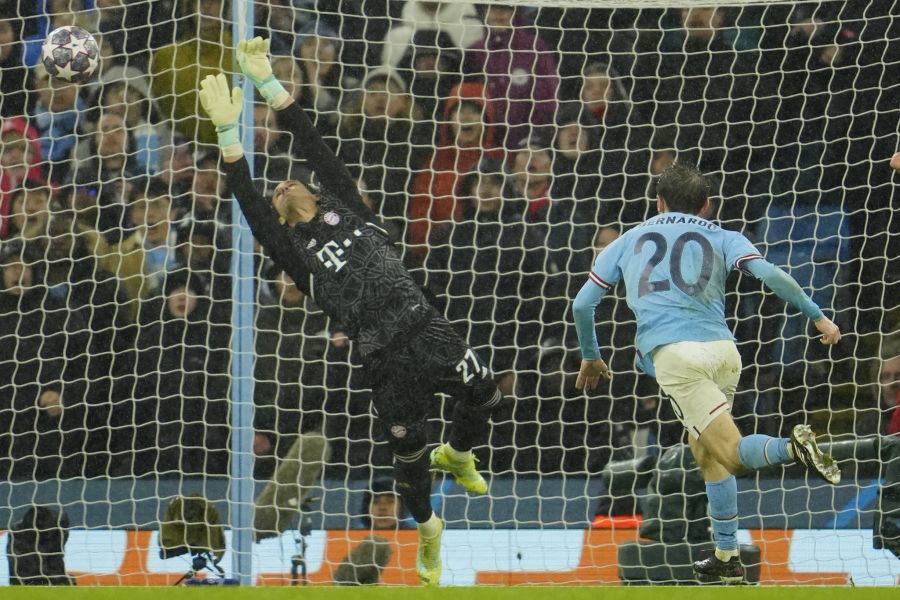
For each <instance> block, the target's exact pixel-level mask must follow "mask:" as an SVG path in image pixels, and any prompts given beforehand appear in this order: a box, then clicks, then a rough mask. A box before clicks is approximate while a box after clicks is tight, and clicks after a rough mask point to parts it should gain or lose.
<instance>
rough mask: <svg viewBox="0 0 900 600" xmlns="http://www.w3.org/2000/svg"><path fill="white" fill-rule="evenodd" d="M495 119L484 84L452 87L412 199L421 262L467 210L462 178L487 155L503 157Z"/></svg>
mask: <svg viewBox="0 0 900 600" xmlns="http://www.w3.org/2000/svg"><path fill="white" fill-rule="evenodd" d="M495 122H496V120H495V115H494V109H493V105H492V104H489V103H487V102H486V100H485V97H484V86H482V85H481V84H477V83H462V84H460V85H458V86H457V87H455V88H454V89H453V90H451V92H450V98H449V100H448V101H447V106H446V108H445V109H444V122H443V123H442V124H441V126H440V130H439V132H438V144H437V148H436V150H435V152H434V155H432V157H431V158H430V159H429V160H427V161H426V163H425V165H424V168H423V170H422V171H421V172H420V173H419V175H418V176H417V177H416V180H415V182H414V184H413V197H412V199H411V200H410V203H409V211H408V212H409V228H408V241H409V244H410V254H411V255H412V257H413V258H414V259H415V260H416V261H417V262H419V263H421V262H422V261H423V260H424V257H425V255H426V254H427V253H428V252H429V251H430V250H429V249H432V248H435V247H436V246H440V245H446V243H447V239H448V236H449V235H450V232H451V230H452V222H453V221H454V220H456V219H459V218H460V216H461V213H462V206H461V204H460V203H459V202H458V201H457V200H458V191H459V184H460V181H461V180H462V179H463V178H464V177H465V176H466V175H467V174H469V173H472V172H474V171H476V170H477V167H478V163H479V162H480V161H481V159H482V158H484V157H490V158H495V159H499V160H502V158H503V151H502V150H500V149H499V148H497V147H496V146H495V141H494V123H495Z"/></svg>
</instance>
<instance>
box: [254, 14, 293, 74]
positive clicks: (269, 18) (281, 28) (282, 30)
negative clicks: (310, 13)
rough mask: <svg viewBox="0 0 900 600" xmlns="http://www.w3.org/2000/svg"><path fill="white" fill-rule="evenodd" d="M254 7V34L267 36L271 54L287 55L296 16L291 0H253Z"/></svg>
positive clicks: (291, 48) (291, 46) (290, 49)
mask: <svg viewBox="0 0 900 600" xmlns="http://www.w3.org/2000/svg"><path fill="white" fill-rule="evenodd" d="M254 8H255V11H256V16H255V21H254V22H255V24H256V35H259V36H262V37H265V38H269V49H270V50H271V52H272V54H274V55H279V54H280V55H288V56H289V55H290V54H291V53H292V51H293V48H294V27H295V20H296V17H297V15H296V13H297V9H296V8H295V7H294V6H293V2H292V0H264V1H261V2H255V3H254ZM281 81H283V80H281Z"/></svg>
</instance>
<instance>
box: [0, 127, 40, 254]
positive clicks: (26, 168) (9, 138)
mask: <svg viewBox="0 0 900 600" xmlns="http://www.w3.org/2000/svg"><path fill="white" fill-rule="evenodd" d="M26 181H31V182H34V183H41V184H43V183H46V181H47V180H46V178H45V177H44V174H43V170H42V169H41V145H40V142H38V139H37V132H36V131H35V130H34V128H33V127H31V126H30V125H28V122H27V121H26V120H25V118H24V117H13V118H11V119H5V120H4V121H3V126H2V127H0V240H2V239H6V238H7V237H8V235H9V216H10V211H11V207H12V201H13V194H12V192H13V191H14V190H15V189H16V188H18V187H20V186H21V185H23V184H24V183H25V182H26Z"/></svg>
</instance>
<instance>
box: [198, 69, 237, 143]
mask: <svg viewBox="0 0 900 600" xmlns="http://www.w3.org/2000/svg"><path fill="white" fill-rule="evenodd" d="M243 103H244V92H243V91H242V90H241V88H239V87H236V88H232V89H231V90H229V89H228V80H227V79H225V75H223V74H222V73H219V74H218V75H207V76H206V77H205V78H204V79H203V81H201V82H200V104H201V105H202V106H203V110H205V111H206V114H208V115H209V119H210V120H211V121H212V123H213V125H215V126H216V133H217V134H218V136H219V148H221V149H222V156H224V157H225V158H236V157H239V156H242V155H243V153H244V149H243V147H242V146H241V140H240V136H239V135H238V117H240V116H241V107H242V106H243Z"/></svg>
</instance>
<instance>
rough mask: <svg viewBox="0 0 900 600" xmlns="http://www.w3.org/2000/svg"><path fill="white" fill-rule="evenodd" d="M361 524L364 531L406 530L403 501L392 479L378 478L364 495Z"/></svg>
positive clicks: (361, 507) (360, 512)
mask: <svg viewBox="0 0 900 600" xmlns="http://www.w3.org/2000/svg"><path fill="white" fill-rule="evenodd" d="M358 514H361V515H362V517H361V518H360V519H359V524H360V526H361V527H362V528H363V529H406V528H407V527H409V525H408V524H407V523H406V522H405V521H404V516H405V511H404V509H403V500H402V499H401V498H400V494H398V493H397V492H396V491H395V490H394V482H393V480H392V479H388V478H385V477H376V478H375V479H374V480H373V481H372V485H371V486H369V489H368V490H366V493H365V494H363V498H362V505H361V506H360V511H359V513H358Z"/></svg>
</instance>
